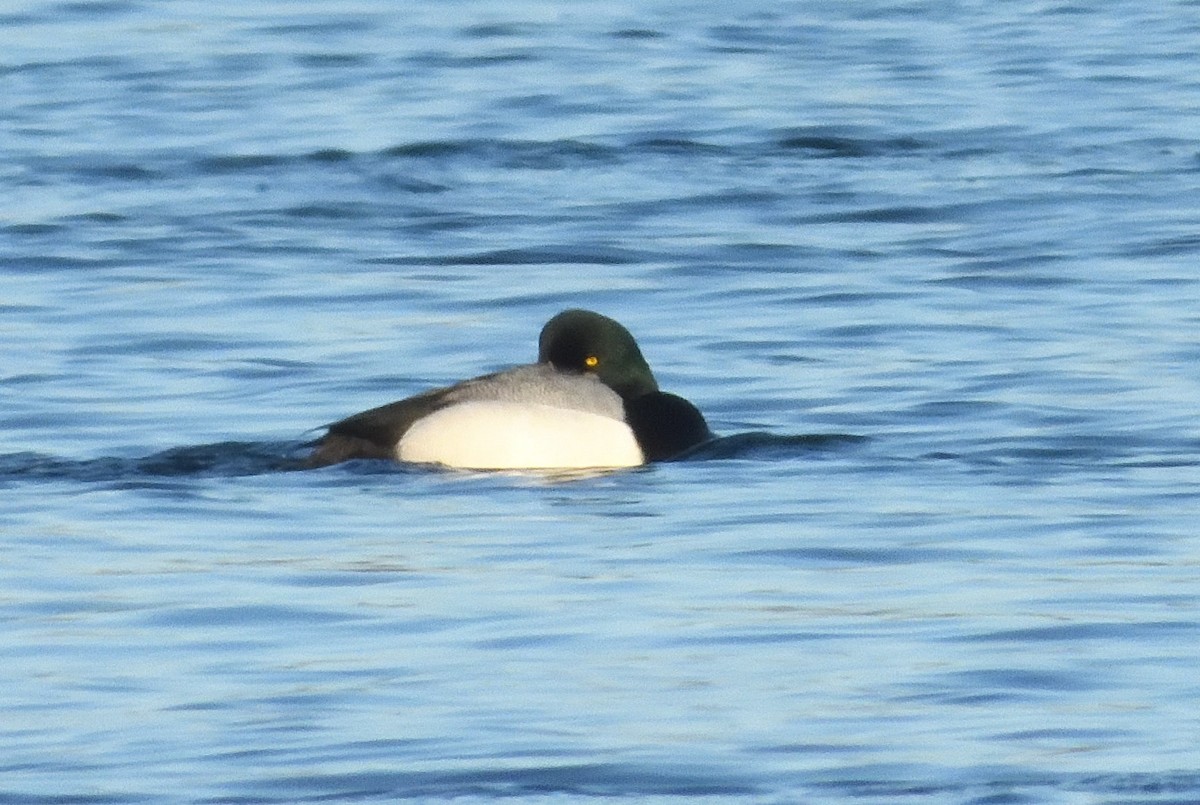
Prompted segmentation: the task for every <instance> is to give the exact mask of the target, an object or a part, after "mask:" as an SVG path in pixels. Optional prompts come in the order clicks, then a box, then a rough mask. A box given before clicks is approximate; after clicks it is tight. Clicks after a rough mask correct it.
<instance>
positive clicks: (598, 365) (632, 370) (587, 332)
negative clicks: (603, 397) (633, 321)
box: [538, 310, 658, 400]
mask: <svg viewBox="0 0 1200 805" xmlns="http://www.w3.org/2000/svg"><path fill="white" fill-rule="evenodd" d="M538 362H539V363H548V364H550V365H552V366H553V367H554V368H556V369H558V370H559V371H563V372H578V373H581V374H592V375H595V376H596V377H597V378H598V379H599V380H600V382H602V383H604V385H606V386H608V387H609V388H611V389H612V390H613V391H615V392H617V393H618V394H620V395H621V397H622V398H624V399H625V400H634V399H637V398H638V397H640V396H642V395H643V394H648V393H650V392H652V391H657V390H658V383H657V382H655V380H654V375H653V374H652V373H651V372H650V366H649V365H648V364H647V363H646V359H645V358H643V357H642V351H641V350H640V349H638V345H637V342H636V341H634V340H633V336H632V335H630V334H629V331H628V330H626V329H625V328H624V327H622V326H621V325H620V324H619V323H618V322H616V321H613V320H612V319H610V318H608V317H607V316H601V315H600V314H599V313H593V312H592V311H590V310H564V311H563V312H562V313H559V314H558V315H557V316H555V317H554V318H552V319H550V321H548V322H546V326H545V327H543V328H542V334H541V337H540V338H539V339H538Z"/></svg>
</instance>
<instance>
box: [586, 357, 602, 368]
mask: <svg viewBox="0 0 1200 805" xmlns="http://www.w3.org/2000/svg"><path fill="white" fill-rule="evenodd" d="M583 365H584V366H586V367H587V368H589V369H595V368H596V367H597V366H599V365H600V359H599V358H597V357H596V356H595V355H588V356H587V357H586V358H584V359H583Z"/></svg>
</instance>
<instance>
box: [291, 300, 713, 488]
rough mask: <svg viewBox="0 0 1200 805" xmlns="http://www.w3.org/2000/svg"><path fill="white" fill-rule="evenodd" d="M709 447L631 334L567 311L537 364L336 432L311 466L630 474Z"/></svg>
mask: <svg viewBox="0 0 1200 805" xmlns="http://www.w3.org/2000/svg"><path fill="white" fill-rule="evenodd" d="M711 438H712V432H711V431H709V429H708V424H707V423H706V422H705V421H704V417H703V416H702V415H701V413H700V412H699V411H698V410H697V409H696V407H695V406H694V405H692V404H691V403H690V402H688V401H687V400H685V399H683V398H682V397H677V396H675V395H674V394H668V393H666V392H663V391H659V389H658V383H657V382H656V381H655V379H654V375H653V374H652V373H651V372H650V367H649V366H648V365H647V364H646V359H645V358H643V357H642V351H641V350H640V349H638V345H637V342H636V341H634V339H633V336H632V335H630V334H629V331H628V330H626V329H625V328H624V327H622V326H621V325H620V324H618V323H617V322H616V321H613V320H612V319H610V318H608V317H607V316H601V315H600V314H599V313H593V312H591V311H590V310H565V311H563V312H562V313H559V314H558V315H557V316H555V317H554V318H552V319H551V320H550V321H549V322H547V323H546V326H545V327H543V328H542V333H541V337H540V338H539V339H538V362H537V363H533V364H527V365H523V366H517V367H514V368H512V369H507V370H505V371H503V372H497V373H495V374H490V375H484V376H482V377H476V378H473V379H471V380H464V381H463V382H461V383H457V384H455V385H453V386H448V387H446V388H439V389H433V390H431V391H427V392H424V393H423V394H418V395H416V396H415V397H409V398H408V399H405V400H400V401H399V402H394V403H391V404H389V405H384V406H380V407H379V408H372V409H371V410H369V411H363V412H362V413H360V414H355V415H354V416H351V417H348V418H346V419H343V420H342V421H340V422H335V423H334V424H332V425H330V426H329V432H328V433H327V434H326V435H325V436H324V437H323V438H322V439H321V440H320V441H319V442H317V445H316V449H315V450H314V451H313V453H312V455H311V456H310V457H309V459H308V462H307V463H308V465H309V466H313V467H320V466H325V465H327V464H336V463H338V462H340V461H347V460H349V459H354V458H386V459H395V460H398V461H405V462H416V463H428V464H442V465H446V466H450V467H461V468H464V469H491V470H501V469H591V468H607V467H632V466H636V465H639V464H642V463H645V462H647V461H659V460H663V459H668V458H672V457H674V456H676V455H678V454H679V453H681V452H683V451H684V450H687V449H688V448H690V447H693V446H695V445H698V444H700V443H702V442H705V441H707V440H709V439H711Z"/></svg>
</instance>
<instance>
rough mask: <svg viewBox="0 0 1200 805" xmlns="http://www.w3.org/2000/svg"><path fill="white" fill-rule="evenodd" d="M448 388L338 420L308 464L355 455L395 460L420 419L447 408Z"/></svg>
mask: <svg viewBox="0 0 1200 805" xmlns="http://www.w3.org/2000/svg"><path fill="white" fill-rule="evenodd" d="M448 391H449V389H434V390H433V391H427V392H425V393H424V394H418V395H417V396H415V397H409V398H408V399H405V400H400V401H399V402H394V403H388V404H387V405H381V406H379V407H378V408H372V409H371V410H369V411H363V412H362V413H359V414H355V415H354V416H349V417H346V418H345V419H343V420H341V421H340V422H334V423H333V424H332V425H330V426H329V432H328V433H327V434H325V436H324V437H322V438H321V440H320V441H319V442H317V447H316V449H315V450H313V452H312V455H310V456H309V457H308V459H307V461H305V464H306V465H307V466H309V467H325V466H328V465H329V464H337V463H340V462H342V461H349V460H351V459H355V458H392V459H394V458H395V457H396V443H397V442H399V441H400V437H402V436H403V435H404V432H405V431H407V430H408V429H409V428H410V427H411V426H412V424H413V423H414V422H416V421H417V420H418V419H420V418H421V417H423V416H428V415H429V414H431V413H433V412H434V411H436V410H438V409H439V408H442V407H444V406H445V405H446V404H447V399H446V396H447V392H448Z"/></svg>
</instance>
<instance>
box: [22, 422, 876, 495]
mask: <svg viewBox="0 0 1200 805" xmlns="http://www.w3.org/2000/svg"><path fill="white" fill-rule="evenodd" d="M863 441H865V438H864V437H861V436H851V435H847V434H813V435H792V436H786V435H784V436H780V435H774V434H770V433H761V432H755V433H742V434H736V435H732V436H725V437H722V438H718V439H714V440H713V441H711V442H707V443H705V444H703V445H700V446H698V447H696V448H693V449H692V450H690V451H688V452H687V453H685V454H683V455H681V456H679V457H678V458H677V459H675V461H688V462H693V461H721V460H736V459H741V460H755V461H770V460H782V459H788V458H798V457H802V456H805V455H811V454H813V453H823V452H831V451H840V450H842V449H844V448H845V447H847V446H849V445H854V444H857V443H860V442H863ZM311 444H312V443H311V442H302V441H286V442H216V443H213V444H202V445H189V446H183V447H173V448H170V449H168V450H162V451H159V452H156V453H152V454H150V455H147V456H142V457H134V458H129V457H118V456H104V457H100V458H91V459H69V458H62V457H58V456H53V455H47V454H45V453H36V452H19V453H8V454H3V455H0V485H4V484H8V483H15V482H21V481H75V482H80V483H114V482H128V483H137V482H139V481H147V482H152V481H154V480H162V479H180V478H238V477H244V476H251V475H268V474H272V473H282V472H297V471H301V470H306V469H308V467H307V466H306V465H305V458H306V457H307V454H308V450H309V448H310V447H311ZM327 471H335V472H337V471H341V472H351V473H354V474H374V473H379V472H384V473H388V472H428V471H431V470H429V469H428V468H425V467H418V466H415V465H403V464H398V463H395V462H390V461H378V460H358V461H349V462H345V463H344V464H339V465H335V466H334V467H331V468H328V470H327ZM434 471H436V470H434Z"/></svg>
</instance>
